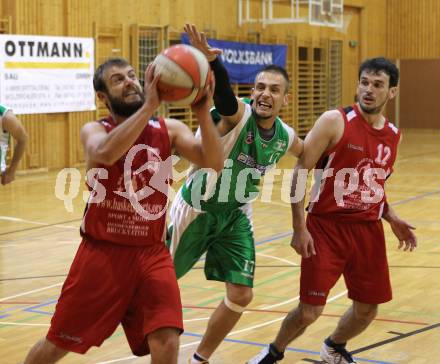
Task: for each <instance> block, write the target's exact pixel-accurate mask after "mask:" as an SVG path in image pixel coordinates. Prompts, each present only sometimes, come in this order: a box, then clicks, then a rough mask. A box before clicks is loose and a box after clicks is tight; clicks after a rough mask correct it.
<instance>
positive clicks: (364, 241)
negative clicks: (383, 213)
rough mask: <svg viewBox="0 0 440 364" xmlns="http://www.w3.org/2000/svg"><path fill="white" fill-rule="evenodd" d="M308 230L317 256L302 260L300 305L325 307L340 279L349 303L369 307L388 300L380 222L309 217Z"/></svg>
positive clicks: (385, 262) (382, 233) (387, 275)
mask: <svg viewBox="0 0 440 364" xmlns="http://www.w3.org/2000/svg"><path fill="white" fill-rule="evenodd" d="M307 228H308V230H309V232H310V234H311V235H312V237H313V240H314V243H315V250H316V255H314V256H312V257H310V258H303V259H302V260H301V281H300V299H301V302H305V303H308V304H311V305H324V304H325V303H326V301H327V296H328V294H329V291H330V289H331V288H332V287H333V286H334V285H335V284H336V282H337V281H338V279H339V277H340V276H341V275H343V276H344V280H345V284H346V286H347V290H348V297H349V298H351V299H352V300H355V301H358V302H361V303H368V304H379V303H384V302H387V301H390V300H391V298H392V294H391V283H390V277H389V271H388V263H387V257H386V246H385V236H384V231H383V226H382V221H381V220H378V221H365V222H364V221H362V222H356V221H355V222H353V221H350V222H341V221H340V220H336V219H334V218H325V217H317V216H316V215H312V214H309V215H308V216H307Z"/></svg>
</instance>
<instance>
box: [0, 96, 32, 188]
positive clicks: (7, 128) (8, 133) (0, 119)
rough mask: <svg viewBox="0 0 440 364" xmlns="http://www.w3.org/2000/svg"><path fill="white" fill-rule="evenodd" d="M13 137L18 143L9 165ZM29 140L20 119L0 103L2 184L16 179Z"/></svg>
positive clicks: (0, 165)
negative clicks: (7, 156)
mask: <svg viewBox="0 0 440 364" xmlns="http://www.w3.org/2000/svg"><path fill="white" fill-rule="evenodd" d="M11 137H12V138H14V139H15V141H16V144H15V147H14V152H13V154H12V159H11V162H10V163H9V166H7V165H6V155H7V154H8V148H9V143H10V139H11ZM27 140H28V136H27V134H26V131H25V129H24V127H23V125H22V124H21V121H20V119H18V118H17V117H16V116H15V115H14V113H13V112H12V110H11V109H9V108H8V107H6V106H4V105H0V173H1V184H2V185H7V184H8V183H11V182H12V181H13V180H14V179H15V172H16V170H17V167H18V163H19V162H20V160H21V158H22V157H23V155H24V150H25V148H26V144H27Z"/></svg>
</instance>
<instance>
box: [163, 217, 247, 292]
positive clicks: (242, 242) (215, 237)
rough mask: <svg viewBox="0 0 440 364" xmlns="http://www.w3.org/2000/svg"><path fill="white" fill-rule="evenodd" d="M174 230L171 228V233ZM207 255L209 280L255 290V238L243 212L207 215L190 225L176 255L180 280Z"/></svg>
mask: <svg viewBox="0 0 440 364" xmlns="http://www.w3.org/2000/svg"><path fill="white" fill-rule="evenodd" d="M173 223H174V224H176V222H175V221H173ZM172 230H173V229H172V226H171V227H170V229H169V233H171V234H172V233H173V231H172ZM178 238H179V237H178ZM168 246H169V242H168ZM204 253H206V261H205V276H206V279H208V280H215V281H219V282H230V283H235V284H241V285H245V286H249V287H253V280H254V271H255V244H254V235H253V231H252V225H251V222H250V221H249V218H248V217H247V216H246V214H245V213H244V212H243V211H242V210H241V209H235V210H232V211H225V212H216V213H210V212H205V213H202V214H200V215H198V216H197V217H196V218H195V219H194V220H193V221H192V222H191V223H190V224H189V225H188V227H187V228H186V229H185V231H184V232H183V233H182V236H181V237H180V238H179V243H178V246H177V249H176V252H175V253H174V265H175V269H176V275H177V278H181V277H182V276H183V275H185V274H186V273H187V272H188V271H189V270H190V269H191V268H192V267H193V266H194V265H195V264H196V263H197V261H198V260H199V259H200V258H201V256H202V255H203V254H204Z"/></svg>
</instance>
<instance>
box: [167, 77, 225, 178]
mask: <svg viewBox="0 0 440 364" xmlns="http://www.w3.org/2000/svg"><path fill="white" fill-rule="evenodd" d="M214 87H215V80H214V79H212V80H211V82H210V83H209V84H208V85H207V87H206V89H205V95H204V96H203V98H202V99H201V100H200V101H199V102H198V103H197V104H196V105H193V106H192V110H193V112H194V113H195V115H196V117H197V120H198V122H199V125H200V133H201V138H200V139H199V138H195V137H194V135H193V133H192V132H191V130H190V129H189V128H188V126H186V125H185V124H183V123H182V122H180V121H178V120H175V119H166V120H165V122H166V124H167V128H168V132H169V133H170V140H171V145H172V147H173V148H174V149H176V151H177V152H178V153H179V154H180V155H181V156H182V157H184V158H186V159H188V160H189V161H190V162H192V163H194V164H196V165H198V166H199V167H202V168H212V169H214V170H215V171H217V172H218V171H220V170H221V169H222V168H223V147H222V145H221V139H220V136H219V134H218V131H217V128H216V127H215V124H214V122H213V121H212V118H211V114H210V112H209V109H210V106H211V100H212V94H213V92H214Z"/></svg>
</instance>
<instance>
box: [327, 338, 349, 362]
mask: <svg viewBox="0 0 440 364" xmlns="http://www.w3.org/2000/svg"><path fill="white" fill-rule="evenodd" d="M321 359H322V360H323V361H324V362H326V363H328V364H356V362H355V361H354V359H353V357H352V356H351V354H350V353H349V352H348V351H347V350H346V349H345V344H335V343H334V342H333V341H331V339H330V337H328V338H327V339H325V341H324V343H323V344H322V348H321Z"/></svg>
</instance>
